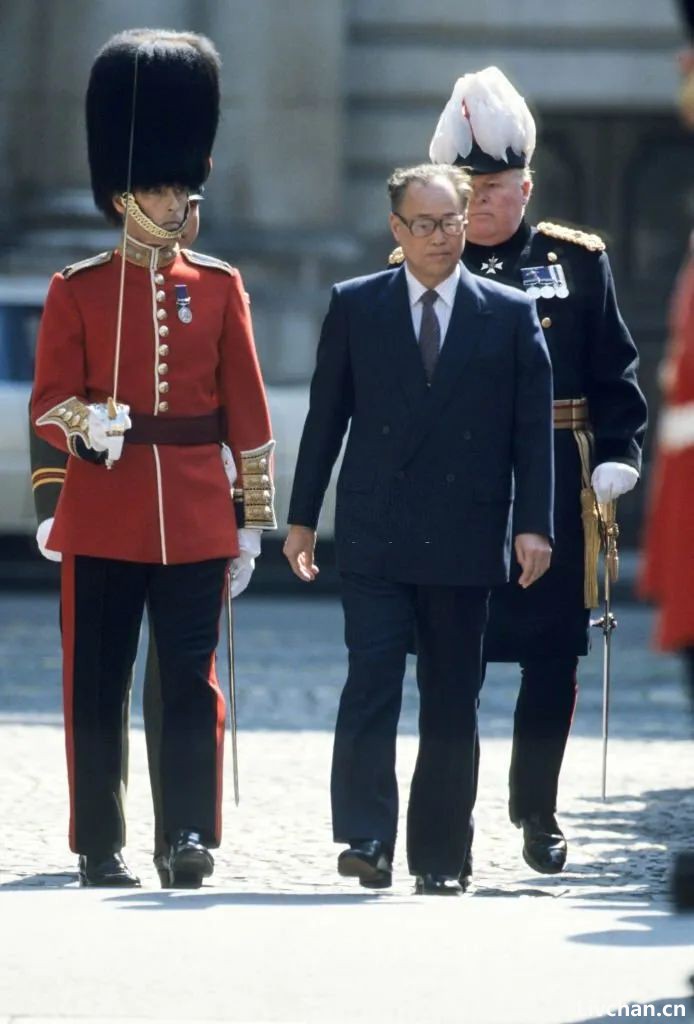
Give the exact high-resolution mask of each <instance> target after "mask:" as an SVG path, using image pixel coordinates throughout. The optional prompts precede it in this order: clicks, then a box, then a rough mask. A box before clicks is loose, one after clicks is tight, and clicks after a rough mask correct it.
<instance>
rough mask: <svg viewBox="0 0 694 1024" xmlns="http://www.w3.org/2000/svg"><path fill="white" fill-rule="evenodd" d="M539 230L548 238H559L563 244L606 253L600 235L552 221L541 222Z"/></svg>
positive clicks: (538, 226)
mask: <svg viewBox="0 0 694 1024" xmlns="http://www.w3.org/2000/svg"><path fill="white" fill-rule="evenodd" d="M537 230H538V231H539V232H540V234H542V235H547V237H548V238H558V239H559V240H560V241H562V242H573V243H574V244H575V245H582V246H583V248H584V249H588V251H589V252H604V251H605V249H606V245H605V243H604V242H603V240H602V238H601V237H600V235H591V234H590V233H589V232H588V231H579V230H578V228H567V227H565V226H564V225H563V224H553V223H552V221H551V220H542V221H540V223H539V224H538V225H537Z"/></svg>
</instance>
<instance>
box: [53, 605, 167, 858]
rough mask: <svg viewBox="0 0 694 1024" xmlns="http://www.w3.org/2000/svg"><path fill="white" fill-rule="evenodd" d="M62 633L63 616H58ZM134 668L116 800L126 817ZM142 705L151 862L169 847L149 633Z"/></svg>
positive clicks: (157, 693)
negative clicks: (151, 833)
mask: <svg viewBox="0 0 694 1024" xmlns="http://www.w3.org/2000/svg"><path fill="white" fill-rule="evenodd" d="M60 627H61V630H62V614H61V616H60ZM133 669H134V666H131V669H130V671H129V672H128V678H127V682H126V686H125V693H124V698H123V735H122V741H121V743H122V747H121V749H122V755H121V784H120V788H119V791H118V793H117V794H116V799H117V801H118V805H119V808H118V813H119V814H120V816H121V817H122V818H124V817H125V803H126V799H127V792H128V776H129V771H130V698H131V692H132V686H133V675H134V671H133ZM142 704H143V710H144V719H145V739H146V743H147V765H148V768H149V781H150V786H151V790H152V808H153V810H154V858H155V859H156V858H157V857H159V856H166V855H167V853H168V849H169V847H168V843H167V842H166V839H165V836H164V828H163V824H162V795H161V778H160V772H159V751H160V744H161V679H160V677H159V658H158V656H157V645H156V642H155V640H154V631H153V630H151V629H150V632H149V644H148V647H147V663H146V668H145V676H144V680H143V687H142Z"/></svg>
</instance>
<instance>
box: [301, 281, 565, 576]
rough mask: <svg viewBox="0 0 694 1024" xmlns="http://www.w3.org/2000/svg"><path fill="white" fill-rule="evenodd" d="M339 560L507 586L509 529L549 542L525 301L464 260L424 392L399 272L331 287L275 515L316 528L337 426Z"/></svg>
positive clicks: (544, 456)
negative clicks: (282, 508)
mask: <svg viewBox="0 0 694 1024" xmlns="http://www.w3.org/2000/svg"><path fill="white" fill-rule="evenodd" d="M348 426H349V437H348V440H347V445H346V449H345V455H344V460H343V463H342V469H341V472H340V476H339V480H338V485H337V505H336V516H335V543H336V552H337V560H338V567H339V569H340V570H341V571H343V572H357V573H362V574H366V575H371V576H378V577H382V578H386V579H392V580H399V581H402V582H410V583H417V584H431V585H454V586H482V587H489V586H494V585H496V584H499V583H503V582H505V581H506V580H507V579H508V571H509V560H510V548H511V511H512V508H513V506H514V504H515V513H514V516H515V520H514V525H515V530H516V532H517V533H537V534H543V535H545V536H547V537H550V538H551V537H552V494H553V475H552V474H553V468H552V371H551V366H550V362H549V356H548V353H547V349H546V346H545V342H544V338H543V334H542V330H541V328H540V325H539V323H538V321H537V317H536V314H535V312H534V307H533V304H532V302H531V301H530V299H528V298H527V297H526V296H525V295H523V294H522V293H520V292H518V291H517V290H514V289H512V288H509V287H506V286H504V285H498V284H495V283H493V282H488V281H486V280H481V279H479V278H476V277H474V276H473V275H472V274H471V273H470V272H469V271H468V270H466V269H465V268H464V267H462V268H461V276H460V281H459V283H458V288H457V292H456V296H455V301H454V304H453V309H452V313H451V319H450V324H449V327H448V330H447V332H446V336H445V339H444V343H443V346H442V349H441V354H440V356H439V360H438V363H437V366H436V370H435V372H434V376H433V379H432V382H431V385H430V386H429V385H428V384H427V381H426V377H425V374H424V369H423V364H422V360H421V355H420V352H419V347H418V344H417V339H416V338H415V334H414V328H413V325H412V317H411V313H410V304H409V296H408V290H407V281H406V277H405V271H404V268H403V267H400V268H398V269H396V270H388V271H385V272H383V273H379V274H374V275H372V276H369V277H362V278H356V279H354V280H351V281H346V282H343V283H342V284H337V285H335V286H334V287H333V291H332V297H331V301H330V307H329V309H328V313H327V315H326V318H325V321H324V323H323V329H322V332H321V337H320V342H319V346H318V354H317V363H316V369H315V373H314V376H313V380H312V383H311V396H310V407H309V411H308V415H307V417H306V422H305V425H304V430H303V435H302V438H301V445H300V448H299V456H298V461H297V466H296V472H295V477H294V486H293V490H292V497H291V502H290V508H289V516H288V519H289V522H290V523H292V524H297V525H302V526H308V527H313V528H315V526H316V524H317V522H318V516H319V512H320V508H321V504H322V501H323V497H324V494H325V490H326V488H327V485H328V482H329V480H330V474H331V472H332V469H333V466H334V464H335V461H336V459H337V457H338V455H339V452H340V447H341V445H342V441H343V438H344V434H345V431H346V430H347V428H348Z"/></svg>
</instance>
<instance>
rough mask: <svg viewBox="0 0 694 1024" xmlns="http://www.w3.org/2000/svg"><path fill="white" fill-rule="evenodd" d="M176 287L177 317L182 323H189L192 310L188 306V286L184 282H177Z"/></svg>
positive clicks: (191, 317)
mask: <svg viewBox="0 0 694 1024" xmlns="http://www.w3.org/2000/svg"><path fill="white" fill-rule="evenodd" d="M174 287H175V288H176V310H177V312H178V319H179V320H180V321H181V323H182V324H189V323H190V322H191V320H192V319H193V311H192V310H191V308H190V295H189V294H188V288H187V286H186V285H184V284H177V285H175V286H174Z"/></svg>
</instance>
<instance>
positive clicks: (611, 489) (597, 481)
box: [590, 462, 639, 504]
mask: <svg viewBox="0 0 694 1024" xmlns="http://www.w3.org/2000/svg"><path fill="white" fill-rule="evenodd" d="M638 478H639V474H638V473H637V472H636V470H635V469H634V468H633V466H626V465H625V464H624V463H623V462H602V463H601V464H600V465H599V466H596V467H595V469H594V470H593V475H592V477H591V478H590V482H591V484H592V487H593V490H594V491H595V497H596V498H597V499H598V501H599V502H600V504H604V502H606V501H614V499H615V498H619V497H620V496H621V495H622V494H626V493H627V491H630V490H631V489H632V487H635V486H636V481H637V480H638Z"/></svg>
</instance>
